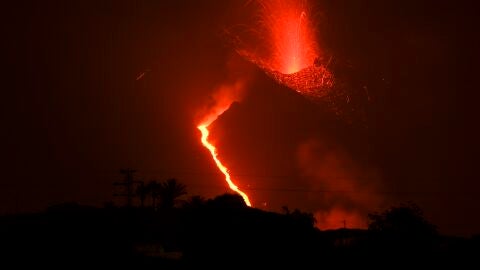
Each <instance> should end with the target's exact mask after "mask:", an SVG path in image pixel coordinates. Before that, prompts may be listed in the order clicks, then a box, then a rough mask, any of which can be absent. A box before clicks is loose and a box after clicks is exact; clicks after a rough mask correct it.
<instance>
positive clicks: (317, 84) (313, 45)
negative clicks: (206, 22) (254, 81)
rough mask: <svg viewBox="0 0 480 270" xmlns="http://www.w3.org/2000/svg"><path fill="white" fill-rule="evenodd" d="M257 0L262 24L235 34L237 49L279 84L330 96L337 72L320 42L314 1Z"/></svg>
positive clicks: (316, 95)
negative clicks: (312, 4)
mask: <svg viewBox="0 0 480 270" xmlns="http://www.w3.org/2000/svg"><path fill="white" fill-rule="evenodd" d="M254 3H257V4H258V6H259V8H260V11H259V12H258V17H259V18H260V21H259V25H257V26H256V28H255V29H251V30H249V31H243V32H242V31H241V30H240V33H239V34H238V36H234V38H233V40H232V42H233V43H234V46H235V47H236V50H237V53H238V54H240V55H241V56H243V57H245V58H246V59H247V60H248V61H250V62H252V63H254V64H256V65H257V66H259V67H260V68H261V69H262V70H263V71H264V72H265V73H266V74H267V75H268V76H270V77H271V78H273V79H274V80H275V81H277V82H278V83H279V84H282V85H285V86H287V87H288V88H290V89H292V90H295V91H296V92H298V93H300V94H302V95H304V96H306V97H307V98H310V99H312V100H320V99H322V98H324V97H326V96H328V95H329V94H330V93H331V90H332V89H333V86H334V76H333V73H332V72H330V70H329V67H328V66H329V65H330V62H331V60H332V58H329V59H326V58H325V55H324V52H323V51H322V50H321V48H320V45H319V43H318V42H317V32H318V31H317V27H316V25H315V23H314V22H313V21H314V20H313V17H312V14H311V13H312V10H311V7H310V6H311V4H310V2H309V1H308V0H269V1H260V0H258V1H255V2H254ZM252 33H253V34H252ZM234 35H237V34H234ZM252 35H253V37H252ZM242 36H243V38H242ZM252 40H253V42H252ZM249 43H250V44H249Z"/></svg>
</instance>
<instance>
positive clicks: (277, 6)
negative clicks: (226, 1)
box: [258, 0, 320, 74]
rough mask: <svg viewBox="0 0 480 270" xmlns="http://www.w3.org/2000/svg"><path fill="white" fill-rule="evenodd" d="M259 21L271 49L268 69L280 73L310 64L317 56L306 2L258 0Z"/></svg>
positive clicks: (316, 46) (286, 72)
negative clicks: (260, 8) (259, 9)
mask: <svg viewBox="0 0 480 270" xmlns="http://www.w3.org/2000/svg"><path fill="white" fill-rule="evenodd" d="M258 2H259V3H260V5H261V6H262V10H261V20H262V24H263V25H264V27H265V29H266V30H267V33H266V34H267V42H269V43H270V44H269V47H270V48H271V55H270V57H269V58H270V59H269V61H268V62H269V65H270V68H271V69H273V70H277V71H279V72H281V73H283V74H292V73H296V72H298V71H300V70H302V69H304V68H306V67H309V66H311V65H313V63H314V61H315V59H316V58H317V57H318V56H320V51H319V47H318V45H317V42H316V41H315V32H316V31H315V28H314V25H313V24H312V22H311V20H310V18H309V14H308V12H309V10H308V5H307V4H308V3H307V1H287V0H271V1H258Z"/></svg>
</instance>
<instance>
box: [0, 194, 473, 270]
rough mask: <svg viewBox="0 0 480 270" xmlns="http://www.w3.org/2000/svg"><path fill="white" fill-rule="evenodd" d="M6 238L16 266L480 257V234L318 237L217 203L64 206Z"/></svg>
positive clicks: (305, 218) (280, 217) (14, 221)
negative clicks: (170, 206)
mask: <svg viewBox="0 0 480 270" xmlns="http://www.w3.org/2000/svg"><path fill="white" fill-rule="evenodd" d="M0 233H1V235H0V238H1V239H2V240H1V254H2V258H3V259H2V262H3V263H9V264H10V263H14V265H16V266H23V265H30V264H35V265H37V266H40V265H41V266H62V267H66V268H70V267H72V266H78V265H85V266H89V267H91V268H94V267H96V266H99V265H100V264H99V263H101V264H105V265H106V266H108V267H109V268H112V267H117V266H120V267H122V268H123V267H132V268H135V269H138V268H147V267H148V268H151V267H160V268H164V269H185V268H197V269H203V267H207V268H213V267H214V268H218V267H222V268H235V269H236V268H241V267H249V268H252V267H253V268H257V266H270V267H278V266H280V267H281V269H284V266H287V265H291V266H294V269H304V268H305V269H306V268H309V269H311V268H324V267H322V266H325V265H330V266H332V267H335V268H338V267H340V268H342V267H343V266H345V267H346V266H350V265H355V266H366V267H368V268H385V269H389V268H396V267H398V266H407V267H409V268H417V266H422V265H424V266H429V267H433V266H441V265H443V264H445V263H448V264H449V265H451V264H453V265H455V266H456V268H459V267H461V266H466V265H467V264H471V266H470V267H469V268H472V267H473V268H472V269H474V268H476V267H478V265H479V260H480V259H479V258H480V253H479V250H480V249H479V247H480V241H479V240H480V239H479V237H472V238H456V237H445V236H438V235H428V236H427V235H415V234H414V233H412V234H410V235H408V234H405V233H398V234H395V233H393V234H392V233H389V234H386V233H382V232H373V231H370V230H354V229H340V230H335V231H319V230H318V229H315V228H314V226H313V223H312V220H311V218H310V216H309V215H308V214H305V213H301V212H293V213H286V214H278V213H271V212H264V211H261V210H258V209H252V208H247V207H238V206H234V205H228V204H215V203H211V204H209V205H203V206H198V207H194V206H191V207H184V208H181V209H163V210H161V209H160V210H157V211H153V209H148V208H134V209H125V208H114V207H110V208H103V209H98V208H93V207H84V206H78V205H75V204H67V205H62V206H58V207H53V208H50V209H49V210H48V211H45V212H43V213H38V214H28V215H17V216H5V217H2V218H1V219H0ZM270 267H269V268H268V269H270ZM287 268H288V267H287ZM477 269H478V268H477Z"/></svg>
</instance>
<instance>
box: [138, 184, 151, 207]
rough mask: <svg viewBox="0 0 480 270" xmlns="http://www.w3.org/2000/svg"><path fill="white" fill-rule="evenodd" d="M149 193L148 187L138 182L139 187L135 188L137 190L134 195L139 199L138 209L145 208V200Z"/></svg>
mask: <svg viewBox="0 0 480 270" xmlns="http://www.w3.org/2000/svg"><path fill="white" fill-rule="evenodd" d="M148 193H149V190H148V187H147V186H146V185H145V184H144V183H143V181H140V185H138V186H137V189H136V190H135V194H136V195H137V196H138V198H139V199H140V207H142V208H143V207H144V206H145V199H146V198H147V196H148Z"/></svg>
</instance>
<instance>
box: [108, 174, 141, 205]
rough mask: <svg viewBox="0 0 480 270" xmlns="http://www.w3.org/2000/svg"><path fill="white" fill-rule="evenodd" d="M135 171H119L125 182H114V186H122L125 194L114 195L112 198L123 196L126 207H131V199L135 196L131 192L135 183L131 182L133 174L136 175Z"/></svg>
mask: <svg viewBox="0 0 480 270" xmlns="http://www.w3.org/2000/svg"><path fill="white" fill-rule="evenodd" d="M136 172H137V170H134V169H130V168H127V169H121V170H120V173H121V174H123V175H125V180H124V181H123V182H114V183H113V185H114V186H124V187H125V193H122V194H114V196H125V197H127V204H126V206H127V207H129V208H130V207H132V202H133V197H134V196H135V194H134V191H133V184H134V183H135V182H136V181H134V180H133V174H134V173H136Z"/></svg>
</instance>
